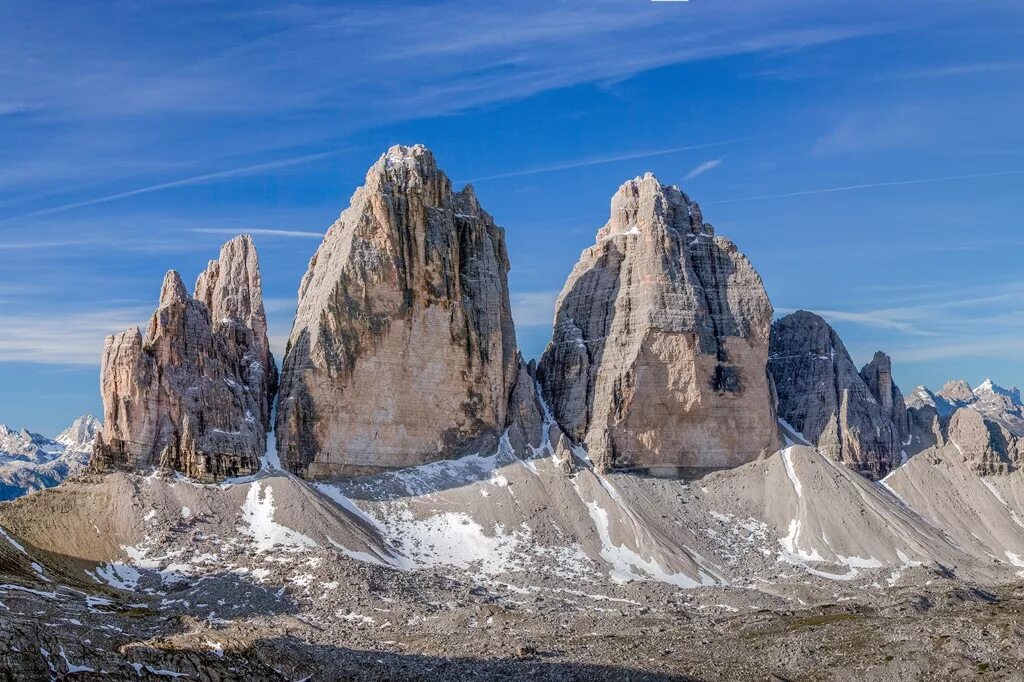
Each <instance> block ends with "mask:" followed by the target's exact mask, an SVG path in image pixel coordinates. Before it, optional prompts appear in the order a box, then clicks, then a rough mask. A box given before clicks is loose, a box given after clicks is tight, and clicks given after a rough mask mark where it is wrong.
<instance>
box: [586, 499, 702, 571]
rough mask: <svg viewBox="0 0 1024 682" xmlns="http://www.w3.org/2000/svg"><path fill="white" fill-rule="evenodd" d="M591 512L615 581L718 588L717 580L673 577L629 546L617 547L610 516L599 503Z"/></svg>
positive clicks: (602, 553)
mask: <svg viewBox="0 0 1024 682" xmlns="http://www.w3.org/2000/svg"><path fill="white" fill-rule="evenodd" d="M587 509H588V511H589V512H590V518H591V519H593V521H594V526H595V528H597V533H598V535H599V536H600V538H601V558H602V559H604V560H605V561H606V562H608V563H609V564H611V566H612V570H611V579H612V581H614V582H617V583H627V582H630V581H632V580H643V579H644V578H645V577H648V578H653V579H654V580H657V581H659V582H663V583H668V584H670V585H676V586H678V587H683V588H694V587H700V586H701V585H713V584H715V583H714V581H713V580H710V579H709V578H708V577H706V576H702V578H703V581H697V580H694V579H693V578H691V577H690V576H688V575H686V574H685V573H669V572H668V571H666V570H665V569H664V568H663V567H662V566H660V565H659V564H658V563H657V562H656V561H652V560H649V559H645V558H643V557H642V556H640V555H639V554H637V553H636V552H635V551H633V550H632V549H630V548H629V547H626V546H625V545H616V544H615V543H614V542H612V538H611V533H610V526H609V523H608V512H607V511H605V509H604V508H603V507H601V505H599V504H597V503H596V502H588V503H587ZM634 569H639V570H640V571H642V572H643V573H644V574H646V576H644V575H640V574H637V572H636V571H635V570H634Z"/></svg>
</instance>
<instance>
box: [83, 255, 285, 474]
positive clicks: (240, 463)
mask: <svg viewBox="0 0 1024 682" xmlns="http://www.w3.org/2000/svg"><path fill="white" fill-rule="evenodd" d="M100 384H101V392H102V396H103V411H104V420H103V421H104V425H103V431H102V433H100V435H99V436H98V437H97V439H96V445H95V448H94V452H93V457H92V460H91V464H92V466H93V467H94V468H96V469H100V470H105V469H111V468H114V469H127V470H131V469H145V468H149V467H153V466H158V467H162V468H168V469H173V470H175V471H180V472H181V473H183V474H185V475H186V476H189V477H191V478H194V479H196V480H200V481H217V480H220V479H223V478H225V477H229V476H237V475H244V474H248V473H252V472H254V471H256V470H257V469H258V468H259V461H260V457H261V456H262V455H263V454H264V453H265V452H266V434H267V431H268V430H269V428H270V407H271V405H272V401H273V397H274V393H275V391H276V390H277V368H276V366H275V365H274V359H273V357H272V355H271V353H270V350H269V343H268V340H267V321H266V315H265V313H264V310H263V294H262V289H261V284H260V274H259V263H258V260H257V257H256V249H255V247H254V246H253V243H252V240H251V239H250V238H249V237H247V236H242V237H236V238H235V239H233V240H231V241H230V242H228V243H227V244H225V245H224V247H223V248H222V249H221V253H220V258H219V260H215V261H210V264H209V266H208V267H207V269H206V271H205V272H203V274H201V275H200V276H199V279H198V280H197V282H196V293H195V296H194V297H192V296H189V295H188V292H187V291H186V290H185V285H184V284H183V283H182V281H181V277H180V276H179V275H178V273H177V272H174V271H173V270H172V271H170V272H168V273H167V276H166V277H165V278H164V283H163V288H162V290H161V292H160V306H159V308H157V310H156V312H155V313H154V314H153V317H152V318H151V319H150V321H149V326H148V327H147V330H146V334H145V336H143V335H142V333H141V332H140V331H139V330H138V329H136V328H133V329H129V330H127V331H124V332H121V333H120V334H116V335H114V336H109V337H107V340H106V345H105V347H104V350H103V361H102V369H101V375H100Z"/></svg>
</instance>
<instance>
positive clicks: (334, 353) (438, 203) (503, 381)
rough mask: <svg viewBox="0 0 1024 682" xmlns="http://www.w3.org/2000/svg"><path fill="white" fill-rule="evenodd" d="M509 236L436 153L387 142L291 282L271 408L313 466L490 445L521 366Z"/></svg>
mask: <svg viewBox="0 0 1024 682" xmlns="http://www.w3.org/2000/svg"><path fill="white" fill-rule="evenodd" d="M508 269H509V263H508V255H507V252H506V250H505V237H504V232H503V231H502V229H501V228H499V227H498V226H497V225H495V223H494V220H493V219H492V218H491V216H490V215H488V214H487V213H486V212H485V211H484V210H483V209H482V208H481V207H480V204H479V202H478V201H477V198H476V195H475V194H474V192H473V189H472V187H469V186H467V187H466V188H464V189H463V190H462V191H460V192H457V193H456V192H453V191H452V187H451V182H450V181H449V179H448V177H447V176H446V175H445V174H444V173H443V172H442V171H441V170H439V169H438V168H437V165H436V163H435V161H434V156H433V154H432V153H431V152H430V151H429V150H428V149H426V148H425V147H422V146H419V145H417V146H414V147H393V148H391V149H390V150H389V151H388V152H387V153H386V154H385V155H384V156H382V157H381V158H380V159H379V160H378V161H377V163H375V164H374V165H373V167H371V168H370V170H369V172H368V173H367V175H366V183H365V185H364V186H363V187H361V188H359V189H358V190H357V191H356V192H355V194H354V195H353V197H352V201H351V205H350V206H349V208H348V209H346V210H345V212H344V213H342V214H341V217H340V218H339V219H338V221H337V222H336V223H335V224H334V225H332V226H331V228H330V229H329V230H328V232H327V236H326V237H325V239H324V242H323V244H322V245H321V246H320V248H319V249H318V251H317V253H316V255H315V256H314V257H313V259H312V260H311V261H310V264H309V270H308V271H307V272H306V275H305V277H303V280H302V284H301V287H300V289H299V306H298V313H297V315H296V319H295V323H294V327H293V328H292V333H291V336H290V338H289V342H288V351H287V354H286V357H285V361H284V370H283V375H282V382H281V395H280V398H279V403H278V414H277V447H278V453H279V455H280V457H281V461H282V462H283V463H284V465H285V466H286V467H287V468H289V469H290V470H292V471H294V472H298V473H300V474H302V475H305V476H307V477H310V478H319V477H325V476H335V475H341V476H347V475H358V474H364V473H369V472H373V471H378V470H384V469H393V468H400V467H407V466H412V465H416V464H422V463H424V462H428V461H432V460H437V459H443V458H446V457H452V456H458V455H461V454H468V453H471V452H478V451H480V452H483V451H491V450H493V448H494V447H495V446H496V445H497V441H498V438H499V437H500V435H501V433H502V431H503V430H504V428H505V422H506V412H507V403H508V399H509V395H510V392H511V390H512V388H513V385H514V383H515V381H516V378H517V374H518V363H517V359H516V342H515V331H514V329H513V325H512V316H511V311H510V306H509V299H508V284H507V273H508Z"/></svg>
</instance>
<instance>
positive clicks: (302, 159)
mask: <svg viewBox="0 0 1024 682" xmlns="http://www.w3.org/2000/svg"><path fill="white" fill-rule="evenodd" d="M345 151H348V150H347V149H333V150H331V151H326V152H320V153H317V154H305V155H303V156H294V157H291V158H288V159H279V160H277V161H269V162H266V163H257V164H252V165H248V166H241V167H238V168H229V169H226V170H220V171H215V172H213V173H203V174H202V175H193V176H190V177H187V178H179V179H177V180H171V181H168V182H161V183H157V184H155V185H148V186H146V187H138V188H136V189H132V190H128V191H125V192H116V193H114V194H105V195H102V196H98V197H92V198H90V199H84V200H82V201H74V202H71V203H64V204H57V205H55V206H48V207H46V208H42V209H39V210H36V211H31V212H29V213H22V214H21V215H15V216H10V217H8V218H3V219H0V223H9V222H13V221H16V220H22V219H25V218H35V217H39V216H44V215H50V214H52V213H60V212H62V211H70V210H72V209H76V208H84V207H86V206H95V205H96V204H105V203H108V202H111V201H117V200H118V199H127V198H129V197H134V196H138V195H140V194H149V193H151V192H159V191H161V190H166V189H173V188H175V187H186V186H189V185H200V184H205V183H209V182H215V181H217V180H224V179H226V178H237V177H241V176H246V175H257V174H260V173H264V172H266V171H271V170H277V169H280V168H287V167H289V166H298V165H300V164H304V163H310V162H312V161H318V160H320V159H325V158H328V157H330V156H335V155H337V154H340V153H342V152H345Z"/></svg>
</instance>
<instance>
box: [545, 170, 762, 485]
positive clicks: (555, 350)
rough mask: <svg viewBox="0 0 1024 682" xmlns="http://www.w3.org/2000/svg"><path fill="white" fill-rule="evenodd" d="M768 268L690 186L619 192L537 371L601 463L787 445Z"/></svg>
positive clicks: (647, 463) (679, 463)
mask: <svg viewBox="0 0 1024 682" xmlns="http://www.w3.org/2000/svg"><path fill="white" fill-rule="evenodd" d="M771 317H772V307H771V304H770V303H769V301H768V296H767V294H766V293H765V290H764V286H763V284H762V282H761V278H760V277H759V276H758V274H757V272H756V271H755V270H754V268H753V266H751V264H750V262H749V261H748V260H747V259H746V257H744V256H743V255H742V254H741V253H739V251H738V250H737V249H736V246H735V245H734V244H733V243H732V242H730V241H729V240H727V239H724V238H722V237H717V236H715V234H714V231H713V229H712V228H711V226H710V225H708V224H706V223H704V221H703V219H702V217H701V212H700V208H699V207H698V206H697V204H696V203H694V202H692V201H690V199H689V198H688V197H687V196H686V195H685V194H683V193H682V192H681V191H680V190H679V188H678V187H674V186H665V185H661V184H660V183H659V182H658V180H657V178H655V177H654V176H653V175H651V174H647V175H645V176H644V177H642V178H636V179H634V180H631V181H629V182H627V183H626V184H624V185H623V186H622V187H620V188H619V191H618V192H617V193H616V194H615V196H614V197H613V198H612V204H611V217H610V219H609V221H608V223H607V224H606V225H605V226H604V227H602V228H601V230H600V231H599V232H598V234H597V243H596V244H595V245H594V246H592V247H590V248H588V249H587V250H586V251H584V252H583V254H582V255H581V256H580V260H579V262H578V263H577V264H576V267H575V268H574V269H573V271H572V274H571V275H570V276H569V279H568V281H567V282H566V284H565V287H564V288H563V290H562V293H561V296H560V297H559V299H558V305H557V309H556V316H555V328H554V333H553V336H552V339H551V343H550V344H549V345H548V347H547V349H546V350H545V351H544V355H543V357H542V359H541V362H540V366H539V378H540V381H541V383H542V385H543V387H544V388H543V391H544V396H545V399H546V400H547V402H548V403H549V404H550V406H551V409H552V411H553V413H554V416H555V419H556V420H557V422H558V424H559V426H560V427H561V429H562V430H563V431H564V433H565V434H566V435H567V436H568V437H569V438H570V439H572V440H573V441H575V442H576V443H580V444H583V445H585V446H586V448H587V450H588V452H589V454H590V457H591V458H592V459H593V460H594V461H595V463H596V464H597V465H598V466H599V467H600V468H602V469H605V470H609V469H636V470H646V471H648V472H650V473H655V474H665V475H678V474H687V473H697V472H698V471H700V470H706V469H717V468H725V467H733V466H736V465H738V464H742V463H744V462H747V461H750V460H751V459H754V458H756V457H759V456H761V455H764V454H767V453H770V452H772V451H774V450H775V449H776V448H777V446H778V445H779V442H778V429H777V425H776V420H775V415H774V411H773V397H772V393H771V388H770V385H769V380H768V378H767V375H766V373H765V363H766V360H767V354H768V337H769V329H770V325H771Z"/></svg>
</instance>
